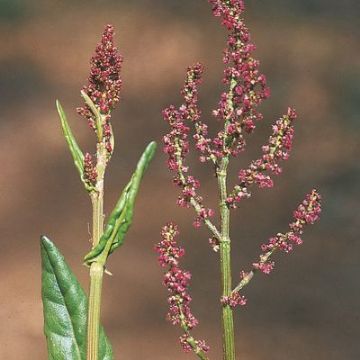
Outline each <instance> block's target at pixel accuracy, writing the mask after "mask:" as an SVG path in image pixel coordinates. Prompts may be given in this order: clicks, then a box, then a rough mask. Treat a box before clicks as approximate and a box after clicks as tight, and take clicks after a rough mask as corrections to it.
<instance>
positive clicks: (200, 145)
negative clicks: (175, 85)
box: [163, 64, 214, 227]
mask: <svg viewBox="0 0 360 360" xmlns="http://www.w3.org/2000/svg"><path fill="white" fill-rule="evenodd" d="M201 72H202V68H201V65H200V64H196V65H195V66H193V67H189V69H188V72H187V77H186V81H185V85H184V88H183V90H182V92H181V93H182V95H183V96H184V102H185V103H184V104H183V105H181V106H180V108H179V109H176V108H175V106H173V105H171V106H170V107H168V108H166V109H165V110H164V111H163V117H164V120H165V121H166V122H167V123H168V124H169V125H170V129H171V130H170V132H169V133H168V134H166V135H165V136H164V137H163V142H164V152H165V153H166V154H167V155H168V168H169V169H170V170H171V171H174V172H175V173H176V176H175V177H174V183H175V184H176V185H178V186H179V187H180V188H181V195H180V196H179V197H178V200H177V204H178V205H179V206H181V207H190V205H193V206H194V207H195V209H196V212H197V216H196V218H195V221H194V226H195V227H199V226H200V225H201V223H202V222H203V221H205V220H206V219H208V218H209V217H211V216H213V215H214V211H213V210H212V209H208V208H205V207H204V206H203V205H202V200H203V199H202V197H201V196H199V195H198V194H197V190H198V189H199V187H200V182H199V180H198V179H196V178H195V177H193V176H191V175H187V172H188V167H187V166H185V164H184V161H185V157H186V155H187V153H188V152H189V132H190V128H189V126H187V125H186V123H185V122H186V121H189V120H190V122H192V123H193V124H194V126H195V130H196V134H195V135H194V139H195V141H196V147H197V149H198V150H199V151H200V152H201V159H204V158H205V157H206V156H211V149H210V147H209V141H210V140H209V139H207V138H206V135H207V127H206V125H204V124H203V123H202V122H201V121H200V119H199V118H200V110H199V109H198V107H197V85H198V84H199V82H200V78H201Z"/></svg>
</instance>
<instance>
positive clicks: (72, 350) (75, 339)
mask: <svg viewBox="0 0 360 360" xmlns="http://www.w3.org/2000/svg"><path fill="white" fill-rule="evenodd" d="M41 259H42V300H43V307H44V319H45V320H44V331H45V335H46V339H47V347H48V358H49V360H85V359H86V337H87V313H88V299H87V296H86V294H85V292H84V290H83V289H82V287H81V285H80V284H79V282H78V281H77V279H76V277H75V275H74V274H73V272H72V271H71V270H70V268H69V266H68V265H67V264H66V262H65V260H64V257H63V256H62V255H61V253H60V252H59V250H58V249H57V248H56V247H55V245H54V244H53V243H52V242H51V241H50V240H49V239H48V238H47V237H45V236H42V237H41ZM111 359H112V349H111V345H110V343H109V340H108V339H107V337H106V335H105V333H104V330H103V329H102V328H101V329H100V344H99V360H111Z"/></svg>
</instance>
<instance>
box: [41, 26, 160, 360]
mask: <svg viewBox="0 0 360 360" xmlns="http://www.w3.org/2000/svg"><path fill="white" fill-rule="evenodd" d="M113 36H114V29H113V27H112V26H111V25H107V26H106V28H105V31H104V33H103V36H102V39H101V42H100V43H99V44H98V45H97V47H96V52H95V55H94V56H93V57H92V58H91V71H90V76H89V79H88V84H87V85H85V86H84V88H83V89H82V91H81V96H82V98H83V100H84V105H83V106H82V107H80V108H78V109H77V111H78V113H79V114H80V115H81V116H83V117H85V118H86V120H87V121H88V124H89V126H90V128H91V129H92V130H93V131H94V133H95V135H96V150H95V154H94V155H92V154H90V153H88V152H87V153H85V154H83V152H82V151H81V149H80V147H79V145H78V144H77V142H76V140H75V137H74V135H73V134H72V131H71V129H70V126H69V123H68V121H67V118H66V115H65V112H64V110H63V108H62V106H61V105H60V103H59V102H58V101H57V109H58V113H59V116H60V120H61V125H62V129H63V132H64V136H65V139H66V142H67V144H68V147H69V149H70V152H71V155H72V157H73V160H74V164H75V166H76V168H77V170H78V172H79V175H80V178H81V181H82V183H83V185H84V188H85V190H86V191H87V193H88V194H89V196H90V199H91V204H92V213H93V218H92V248H91V251H90V252H89V253H88V254H87V255H85V257H84V264H85V265H87V266H88V267H89V268H90V291H89V297H88V296H87V295H86V294H85V292H84V290H83V289H82V287H81V285H80V284H79V282H78V281H77V279H76V277H75V276H74V274H73V273H72V271H71V270H70V268H69V267H68V265H67V264H66V262H65V260H64V258H63V256H62V255H61V254H60V252H59V250H58V249H57V248H56V247H55V245H54V244H53V243H52V242H51V241H50V240H49V239H48V238H47V237H45V236H43V237H42V238H41V254H42V299H43V306H44V320H45V321H44V327H45V335H46V338H47V347H48V357H49V359H53V360H72V359H74V360H75V359H76V360H85V359H87V360H98V359H101V360H111V359H112V358H113V356H112V348H111V345H110V343H109V341H108V339H107V338H106V336H105V334H104V331H103V329H102V328H101V326H100V306H101V292H102V281H103V275H104V272H106V270H105V266H106V260H107V258H108V256H109V255H110V254H111V253H113V252H114V250H116V249H117V248H118V247H120V246H121V245H122V244H123V242H124V237H125V235H126V232H127V231H128V229H129V226H130V225H131V222H132V216H133V209H134V202H135V198H136V195H137V192H138V189H139V186H140V181H141V179H142V177H143V174H144V172H145V170H146V168H147V166H148V164H149V162H150V161H151V159H152V158H153V156H154V152H155V149H156V144H155V143H154V142H151V143H150V144H149V145H148V146H147V147H146V149H145V151H144V153H143V154H142V156H141V158H140V160H139V162H138V164H137V167H136V170H135V172H134V173H133V175H132V177H131V179H130V181H129V182H128V184H127V185H126V186H125V188H124V190H123V191H122V193H121V195H120V198H119V200H118V202H117V203H116V205H115V207H114V210H113V211H112V213H111V214H110V216H109V218H108V221H107V224H106V226H105V229H104V210H103V206H104V176H105V171H106V167H107V165H108V163H109V161H110V158H111V155H112V153H113V151H114V134H113V130H112V125H111V122H110V119H111V115H112V110H113V109H114V107H115V106H116V105H117V103H118V102H119V100H120V89H121V85H122V81H121V79H120V70H121V65H122V57H121V56H120V55H119V53H118V51H117V48H116V47H115V46H114V43H113Z"/></svg>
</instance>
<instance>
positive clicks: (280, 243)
mask: <svg viewBox="0 0 360 360" xmlns="http://www.w3.org/2000/svg"><path fill="white" fill-rule="evenodd" d="M320 213H321V196H320V195H319V193H318V192H317V191H316V190H312V191H311V193H309V194H307V195H306V198H305V199H304V200H303V202H302V203H301V204H300V205H299V206H298V208H297V210H295V211H294V221H293V222H292V223H290V224H289V227H290V230H289V231H288V232H286V233H285V234H282V233H278V234H276V236H274V237H271V238H270V239H269V242H268V243H267V244H263V245H261V250H262V254H261V255H260V258H259V261H258V262H255V263H253V267H254V269H255V270H260V271H262V272H263V273H265V274H269V273H270V272H271V270H272V269H273V268H274V262H273V261H270V257H271V255H272V254H273V252H274V251H275V250H277V249H279V250H282V251H284V252H286V253H288V252H290V251H292V250H293V247H294V245H301V244H302V242H303V241H302V239H301V235H302V233H303V231H304V227H305V226H306V225H309V224H313V223H314V222H315V221H317V220H318V219H319V217H320Z"/></svg>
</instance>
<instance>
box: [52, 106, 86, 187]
mask: <svg viewBox="0 0 360 360" xmlns="http://www.w3.org/2000/svg"><path fill="white" fill-rule="evenodd" d="M56 107H57V111H58V113H59V116H60V121H61V127H62V129H63V132H64V136H65V140H66V142H67V144H68V146H69V150H70V152H71V155H72V158H73V160H74V164H75V166H76V168H77V170H78V172H79V174H80V178H81V181H82V182H83V183H84V186H85V188H86V190H88V191H91V190H93V188H92V186H90V185H89V184H88V183H87V182H86V181H85V179H84V154H83V153H82V151H81V149H80V147H79V145H78V144H77V142H76V140H75V137H74V135H73V133H72V131H71V129H70V126H69V123H68V121H67V118H66V114H65V112H64V109H63V108H62V106H61V104H60V102H59V101H58V100H56Z"/></svg>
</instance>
